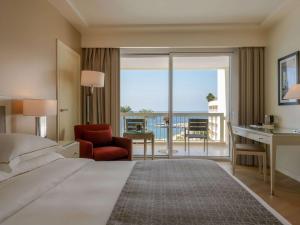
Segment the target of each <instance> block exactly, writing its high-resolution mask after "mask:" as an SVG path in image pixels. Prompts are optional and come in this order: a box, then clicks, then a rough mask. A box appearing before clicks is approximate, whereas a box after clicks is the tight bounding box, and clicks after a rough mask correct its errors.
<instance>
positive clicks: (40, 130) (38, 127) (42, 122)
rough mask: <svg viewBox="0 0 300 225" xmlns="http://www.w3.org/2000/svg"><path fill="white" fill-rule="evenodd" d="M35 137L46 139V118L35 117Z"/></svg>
mask: <svg viewBox="0 0 300 225" xmlns="http://www.w3.org/2000/svg"><path fill="white" fill-rule="evenodd" d="M35 135H36V136H40V137H44V138H45V137H47V117H46V116H40V117H35Z"/></svg>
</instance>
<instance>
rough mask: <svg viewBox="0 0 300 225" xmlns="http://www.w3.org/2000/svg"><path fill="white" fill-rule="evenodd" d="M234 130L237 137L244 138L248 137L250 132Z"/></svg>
mask: <svg viewBox="0 0 300 225" xmlns="http://www.w3.org/2000/svg"><path fill="white" fill-rule="evenodd" d="M232 130H233V133H234V134H235V135H238V136H242V137H247V133H248V132H247V131H245V130H241V129H237V128H233V129H232Z"/></svg>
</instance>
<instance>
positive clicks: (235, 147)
mask: <svg viewBox="0 0 300 225" xmlns="http://www.w3.org/2000/svg"><path fill="white" fill-rule="evenodd" d="M227 127H228V131H229V137H230V141H231V143H232V172H233V174H235V166H236V160H237V156H238V155H252V156H257V157H258V167H259V171H260V172H261V166H263V175H264V181H266V176H267V153H266V149H265V148H264V146H262V145H259V144H241V143H236V137H235V135H234V134H233V132H232V126H231V122H230V121H227Z"/></svg>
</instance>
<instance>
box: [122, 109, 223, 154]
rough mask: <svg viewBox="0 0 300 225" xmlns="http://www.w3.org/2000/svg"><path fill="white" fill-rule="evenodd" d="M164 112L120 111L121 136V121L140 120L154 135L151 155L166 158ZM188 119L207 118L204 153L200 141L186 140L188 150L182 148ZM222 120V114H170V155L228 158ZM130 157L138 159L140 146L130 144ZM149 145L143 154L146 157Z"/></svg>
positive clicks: (141, 148) (166, 115) (141, 147)
mask: <svg viewBox="0 0 300 225" xmlns="http://www.w3.org/2000/svg"><path fill="white" fill-rule="evenodd" d="M166 117H168V113H161V112H146V113H137V112H126V113H124V112H122V113H121V135H123V132H124V128H125V121H126V119H129V118H139V119H141V118H143V119H145V121H146V129H147V130H151V131H152V132H153V133H154V135H155V155H157V156H164V155H168V151H167V143H168V138H167V137H168V131H167V126H166V125H165V120H164V119H165V118H166ZM189 118H201V119H208V134H209V140H208V142H209V145H208V151H204V147H203V140H200V139H190V148H189V149H188V148H187V147H185V138H184V134H185V130H186V129H187V127H188V120H189ZM224 124H225V117H224V113H200V112H199V113H194V112H193V113H177V112H176V113H174V114H173V128H172V133H173V134H172V140H173V156H185V157H186V156H196V157H197V156H214V157H226V156H229V148H228V146H227V145H226V141H225V136H226V135H225V126H224ZM134 143H135V144H134V146H133V155H134V156H141V155H143V154H144V150H143V147H144V146H143V144H142V143H141V142H140V143H139V142H138V141H136V142H134ZM150 149H151V148H150V144H149V147H148V152H147V154H148V155H150V153H151V152H150Z"/></svg>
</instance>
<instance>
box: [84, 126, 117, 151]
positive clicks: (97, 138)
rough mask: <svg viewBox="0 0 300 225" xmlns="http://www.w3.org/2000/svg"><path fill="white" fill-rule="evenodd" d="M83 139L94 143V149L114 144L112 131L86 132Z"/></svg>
mask: <svg viewBox="0 0 300 225" xmlns="http://www.w3.org/2000/svg"><path fill="white" fill-rule="evenodd" d="M83 139H84V140H87V141H89V142H92V143H93V146H94V147H100V146H107V145H110V144H111V143H112V132H111V129H107V130H84V131H83Z"/></svg>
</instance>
